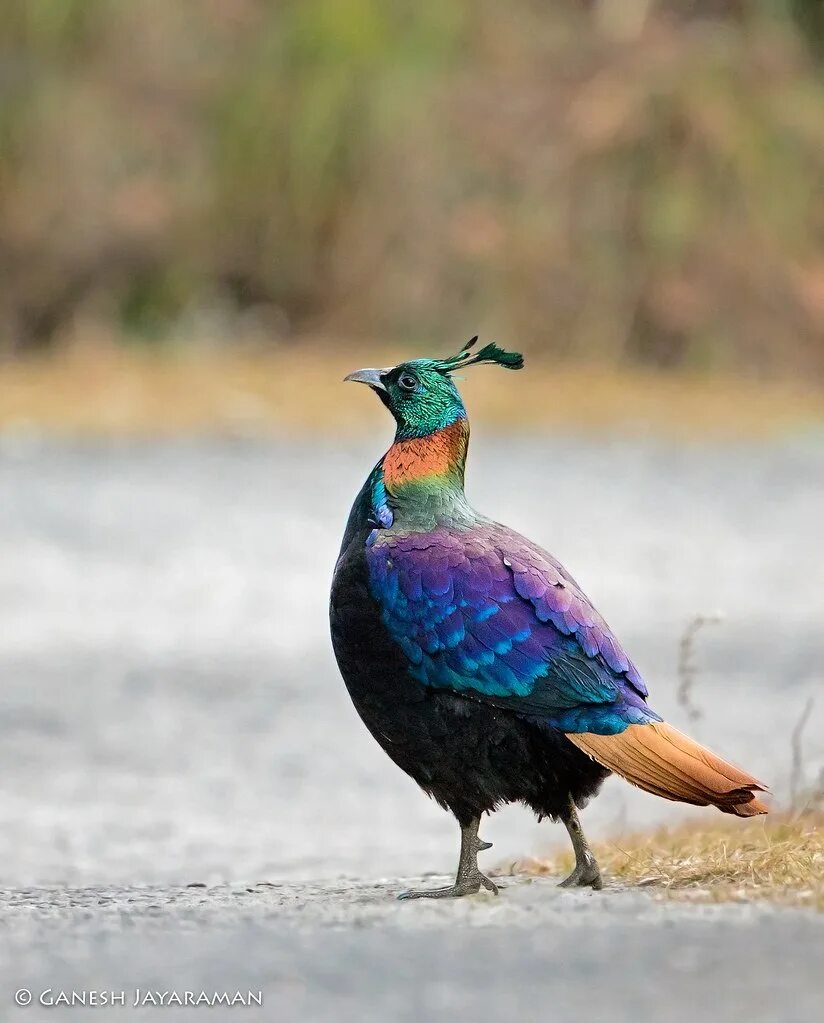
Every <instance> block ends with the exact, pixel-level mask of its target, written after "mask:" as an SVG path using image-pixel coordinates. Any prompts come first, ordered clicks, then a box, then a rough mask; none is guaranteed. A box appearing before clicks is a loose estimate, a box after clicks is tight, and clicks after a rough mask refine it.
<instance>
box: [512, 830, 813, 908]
mask: <svg viewBox="0 0 824 1023" xmlns="http://www.w3.org/2000/svg"><path fill="white" fill-rule="evenodd" d="M822 824H824V813H822V812H820V811H810V812H807V813H802V814H798V815H789V814H787V815H772V814H771V815H770V816H769V817H765V818H758V819H752V820H748V821H738V820H724V819H723V818H722V819H721V820H719V821H717V822H713V823H711V824H708V825H706V826H702V827H696V825H695V823H689V824H683V825H680V826H678V827H674V828H661V829H660V830H658V831H654V832H651V833H647V834H638V835H633V836H630V837H628V838H623V839H616V840H613V841H605V842H601V843H598V844H597V845H596V846H595V847H594V852H595V855H596V857H597V859H598V862H599V864H600V866H601V871H602V873H603V874H604V876H605V877H606V878H608V879H610V880H615V881H618V882H619V883H621V884H626V885H630V886H633V885H634V886H643V887H654V888H656V889H658V890H660V891H661V892H662V893H665V894H666V895H668V896H672V897H680V898H691V899H697V900H702V901H714V902H715V901H717V902H727V901H747V900H750V899H768V900H771V901H774V902H781V903H786V904H791V905H801V906H811V907H814V908H816V909H818V910H819V911H824V829H823V828H822ZM573 862H574V861H573V858H572V855H571V854H567V853H566V852H564V853H562V854H559V855H558V856H557V857H551V858H549V859H546V860H544V859H527V860H523V861H519V862H518V863H515V864H513V865H512V872H513V873H527V874H538V875H540V874H552V875H557V874H566V873H568V872H569V871H570V870H571V869H572V865H573Z"/></svg>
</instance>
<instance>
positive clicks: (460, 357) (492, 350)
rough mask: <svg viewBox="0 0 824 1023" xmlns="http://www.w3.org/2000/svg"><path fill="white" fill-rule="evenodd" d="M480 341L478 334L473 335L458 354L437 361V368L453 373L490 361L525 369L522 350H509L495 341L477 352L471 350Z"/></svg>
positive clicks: (507, 366) (492, 363)
mask: <svg viewBox="0 0 824 1023" xmlns="http://www.w3.org/2000/svg"><path fill="white" fill-rule="evenodd" d="M477 343H478V335H477V334H476V335H475V337H471V338H470V339H469V340H468V341H467V342H466V344H465V345H464V346H463V348H462V349H461V350H460V351H459V352H458V354H457V355H451V356H450V357H449V358H448V359H438V360H436V361H435V368H436V369H437V370H438V371H439V372H440V373H453V372H455V370H460V369H465V368H466V367H467V366H477V365H478V364H479V363H483V362H485V363H489V364H490V365H493V366H503V367H504V369H523V366H524V357H523V355H521V353H520V352H507V351H504V349H503V348H499V347H498V346H497V345H496V344H495V343H494V342H490V344H488V345H484V346H483V348H480V349H479V350H478V351H477V352H475V354H474V355H473V354H471V350H472V349H473V348H474V347H475V345H476V344H477Z"/></svg>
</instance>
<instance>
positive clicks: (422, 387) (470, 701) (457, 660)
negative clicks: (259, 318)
mask: <svg viewBox="0 0 824 1023" xmlns="http://www.w3.org/2000/svg"><path fill="white" fill-rule="evenodd" d="M476 342H477V338H473V339H472V340H471V341H470V342H468V343H467V344H466V345H465V346H464V347H463V348H462V349H461V351H460V352H458V354H457V355H454V356H452V357H450V358H446V359H415V360H412V361H409V362H404V363H401V364H400V365H398V366H395V367H393V368H389V369H363V370H358V371H357V372H355V373H351V374H350V375H349V376H348V377H346V379H347V380H351V381H356V382H358V383H363V384H366V385H367V386H369V387H370V388H371V389H372V390H373V391H374V392H375V393H376V394H377V396H378V397H379V398H380V400H381V401H382V402H383V404H384V405H385V406H386V408H387V409H388V410H389V411H390V412H391V414H392V416H393V417H394V419H395V422H396V424H397V429H396V434H395V441H394V443H393V445H392V446H391V448H390V449H389V450H388V451H387V452H386V454H385V455H384V456H383V457H382V458H381V459H380V461H379V462H378V463H377V464H376V465H375V467H374V468H373V469H372V471H371V472H370V473H369V475H368V477H367V479H366V482H365V483H364V485H363V487H362V488H361V490H360V493H359V494H358V496H357V497H356V499H355V503H354V505H353V506H352V510H351V513H350V515H349V521H348V523H347V525H346V530H345V532H344V536H343V542H342V545H341V549H340V555H339V557H338V560H337V564H336V567H335V572H334V578H333V583H332V593H331V605H330V618H331V632H332V642H333V646H334V650H335V656H336V658H337V662H338V665H339V667H340V671H341V674H342V676H343V679H344V682H345V684H346V686H347V688H348V691H349V694H350V696H351V698H352V701H353V703H354V705H355V708H356V710H357V712H358V714H359V715H360V717H361V718H362V720H363V722H364V723H365V725H366V727H367V728H368V729H369V731H370V732H371V734H372V735H373V736H374V737H375V739H376V740H377V741H378V742H379V743H380V745H381V746H382V747H383V749H384V750H385V751H386V752H387V753H388V754H389V756H390V758H391V759H392V760H393V761H394V762H395V763H396V764H397V765H398V767H400V768H401V769H402V770H403V771H405V772H406V773H407V774H408V775H410V776H411V777H412V778H413V779H414V780H415V781H416V782H417V783H418V785H420V786H421V788H422V789H423V790H424V791H425V792H427V793H428V794H429V795H430V796H432V797H434V799H435V800H437V802H438V803H439V804H440V805H441V806H442V807H443V808H444V809H447V810H450V811H451V812H452V813H453V814H454V816H455V818H456V819H457V822H458V825H459V826H460V830H461V845H460V856H459V861H458V869H457V875H456V878H455V882H454V884H452V885H450V886H448V887H446V888H439V889H435V890H421V891H410V892H405V893H403V895H401V896H400V897H401V898H442V897H457V896H462V895H468V894H473V893H475V892H478V891H480V889H481V888H484V889H487V890H488V891H490V892H493V893H497V888H496V886H495V884H494V883H493V882H492V881H491V880H490V879H489V878H487V877H485V876H484V875H483V874H482V873H481V872H480V869H479V867H478V852H479V851H481V850H482V849H484V848H488V843H484V842H482V841H481V840H480V839H479V837H478V828H479V825H480V818H481V815H482V814H484V813H491V812H492V811H493V810H495V809H496V808H497V807H499V806H500V805H502V804H505V803H511V802H518V801H520V802H522V803H524V804H526V805H527V806H528V807H531V808H532V810H533V811H534V812H535V813H536V814H537V815H538V816H539V818H542V817H550V818H552V819H553V820H559V821H562V822H563V823H564V825H565V826H566V829H567V831H568V833H569V837H570V839H571V842H572V847H573V850H574V853H575V867H574V869H573V871H572V873H571V874H570V875H569V877H567V878H566V879H565V880H564V881H562V882H561V883H562V885H563V886H566V887H572V886H590V887H592V888H595V889H599V888H601V887H602V879H601V874H600V871H599V868H598V864H597V862H596V860H595V857H594V856H593V854H592V851H591V849H590V847H589V845H588V843H587V841H586V838H585V836H584V833H583V830H582V828H581V823H580V819H579V816H578V809H579V808H581V807H583V806H584V805H585V804H586V803H587V801H588V800H589V799H590V797H592V796H593V795H594V794H595V793H596V792H597V791H598V789H599V788H600V786H601V784H602V782H603V781H604V779H605V778H606V777H607V776H608V775H609V774H610V772H615V773H616V774H619V775H621V776H622V777H623V778H625V779H626V780H627V781H629V782H631V783H632V784H634V785H636V786H639V787H640V788H642V789H645V790H646V791H648V792H652V793H654V794H655V795H657V796H662V797H663V798H665V799H671V800H677V801H679V802H683V803H692V804H695V805H698V806H715V807H717V808H718V809H719V810H721V811H722V812H723V813H728V814H735V815H736V816H739V817H750V816H753V815H755V814H761V813H766V812H767V808H766V806H765V805H764V804H763V803H762V802H761V801H760V800H759V799H758V798H757V796H756V793H758V792H763V791H766V789H765V786H764V785H762V784H761V782H759V781H757V780H756V779H755V778H754V777H752V775H750V774H747V773H746V772H745V771H742V770H740V769H739V768H737V767H734V766H733V765H732V764H730V763H727V762H726V761H725V760H723V759H721V757H719V756H717V755H716V754H714V753H712V752H710V751H709V750H708V749H705V748H704V747H703V746H700V745H699V744H698V743H697V742H695V741H694V740H692V739H690V738H688V737H687V736H686V735H684V734H682V733H681V732H679V731H678V730H677V729H675V728H674V727H672V726H671V725H669V724H667V723H666V722H665V721H664V720H663V719H662V718H661V717H660V715H658V714H656V713H655V711H654V710H653V709H652V708H651V707H650V706H649V705H648V703H647V695H648V692H647V687H646V685H645V683H644V681H643V679H642V678H641V675H640V674H639V672H638V669H637V668H636V667H635V665H634V664H633V663H632V661H631V660H630V659H629V657H628V656H627V654H626V653H625V652H624V650H623V649H622V647H621V646H620V644H619V643H618V640H617V639H616V638H615V636H614V635H613V634H612V632H611V631H610V629H609V627H608V625H607V624H606V622H605V621H604V619H603V618H602V617H601V615H600V614H599V613H598V612H597V611H596V610H595V608H594V607H593V605H592V603H591V602H590V600H589V598H588V597H587V596H586V595H585V594H584V592H583V590H582V589H581V587H580V586H579V585H578V584H577V583H576V581H575V580H574V579H573V577H572V576H571V575H570V574H569V572H567V570H566V569H565V568H564V567H563V566H562V565H561V564H560V563H559V562H558V561H557V560H556V559H555V558H553V557H552V555H551V554H548V553H547V552H546V551H544V550H542V548H541V547H539V546H538V545H537V544H535V543H533V542H532V541H530V540H527V539H526V538H525V537H523V536H521V535H519V534H518V533H516V532H515V531H514V530H512V529H508V528H507V527H506V526H502V525H499V524H498V523H497V522H493V521H492V520H491V519H488V518H486V517H485V516H484V515H481V514H480V513H479V512H477V511H475V509H474V508H473V507H472V506H471V505H470V504H469V502H468V500H467V498H466V495H465V492H464V468H465V464H466V456H467V447H468V442H469V423H468V420H467V414H466V410H465V408H464V405H463V402H462V400H461V397H460V394H459V393H458V390H457V388H456V386H455V382H454V380H453V374H454V373H455V372H456V371H462V370H464V369H466V368H467V367H469V366H471V365H477V364H480V363H487V364H497V365H499V366H503V367H506V368H508V369H520V368H521V367H522V366H523V358H522V356H521V355H519V354H517V353H514V352H506V351H503V350H502V349H501V348H499V347H498V346H497V345H495V344H488V345H486V346H485V347H482V348H481V349H480V350H478V351H477V352H476V353H473V351H472V349H473V347H474V346H475V344H476Z"/></svg>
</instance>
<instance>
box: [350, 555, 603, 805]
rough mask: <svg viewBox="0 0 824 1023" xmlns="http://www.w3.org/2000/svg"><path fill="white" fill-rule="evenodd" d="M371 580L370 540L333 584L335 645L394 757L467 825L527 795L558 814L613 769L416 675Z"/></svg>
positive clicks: (361, 707) (546, 732)
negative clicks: (391, 633)
mask: <svg viewBox="0 0 824 1023" xmlns="http://www.w3.org/2000/svg"><path fill="white" fill-rule="evenodd" d="M366 580H367V576H366V564H365V558H364V556H363V542H362V539H361V538H356V539H354V540H353V542H352V543H351V544H350V546H349V548H348V550H347V551H346V552H345V553H344V554H343V556H342V557H341V560H340V561H339V563H338V567H337V570H336V572H335V579H334V583H333V586H332V598H331V608H330V618H331V626H332V643H333V646H334V649H335V656H336V657H337V661H338V665H339V667H340V671H341V674H342V675H343V679H344V682H345V683H346V687H347V689H348V690H349V695H350V696H351V697H352V702H353V703H354V705H355V709H356V710H357V712H358V714H359V715H360V716H361V718H362V720H363V722H364V724H365V725H366V727H367V728H368V729H369V731H370V732H371V733H372V735H373V736H374V737H375V739H377V741H378V742H379V743H380V745H381V746H382V748H383V749H384V750H386V752H387V753H388V754H389V756H390V757H391V758H392V760H393V761H394V762H395V763H396V764H397V765H398V766H399V767H400V768H401V769H402V770H404V771H406V773H407V774H409V775H410V776H411V777H412V778H414V779H415V781H416V782H417V783H418V784H419V785H420V786H421V787H422V788H423V789H424V790H425V791H426V792H428V793H429V794H430V795H431V796H433V797H434V798H435V799H436V800H437V801H438V802H439V803H440V804H441V805H442V806H444V807H447V808H448V809H450V810H452V812H453V813H454V814H455V816H456V817H457V818H458V820H459V821H461V822H462V823H466V822H467V821H468V820H469V819H471V818H472V817H475V816H479V815H480V814H481V813H483V812H484V811H489V810H492V809H493V808H494V807H495V806H496V805H498V804H500V803H509V802H516V801H522V802H524V803H526V804H528V805H529V806H531V807H532V808H533V809H534V810H535V812H536V813H538V814H542V815H547V816H552V817H556V816H559V815H560V814H561V813H562V812H563V810H564V808H565V806H566V804H567V800H568V798H569V796H570V795H572V797H573V799H574V800H575V802H576V803H577V804H578V805H579V806H581V805H583V804H584V803H585V802H586V801H587V799H588V798H589V797H590V796H591V795H593V794H594V793H595V792H596V791H597V790H598V788H599V786H600V784H601V782H602V781H603V780H604V778H606V777H607V775H608V774H609V772H608V771H607V770H605V769H604V768H602V767H601V766H600V765H599V764H596V763H595V762H594V761H593V760H591V759H590V758H589V757H587V756H586V755H585V754H584V753H582V752H581V751H580V750H579V749H578V748H577V747H576V746H574V745H573V744H572V743H571V742H569V741H568V740H567V739H566V737H565V736H564V735H563V734H562V733H560V732H557V731H555V730H554V729H552V728H549V727H548V726H546V725H543V724H541V723H540V722H536V721H532V720H528V719H525V718H522V717H520V716H519V715H517V714H516V713H513V712H512V711H509V710H501V709H499V708H497V707H493V706H490V705H489V704H486V703H483V702H481V701H480V700H473V699H471V698H469V697H466V696H462V695H458V694H456V693H452V692H446V691H441V690H436V689H432V688H430V687H427V686H424V685H422V684H421V683H420V682H418V681H417V680H416V679H414V678H412V677H410V675H409V672H408V670H407V662H406V658H405V656H404V654H403V652H402V651H401V650H400V648H399V647H398V646H397V645H396V644H395V643H394V642H393V641H392V640H391V639H390V637H389V636H388V634H387V632H386V630H385V628H384V626H383V624H382V622H381V621H380V613H379V609H378V606H377V604H376V603H375V601H374V600H373V599H372V597H371V595H370V593H369V590H368V587H367V581H366Z"/></svg>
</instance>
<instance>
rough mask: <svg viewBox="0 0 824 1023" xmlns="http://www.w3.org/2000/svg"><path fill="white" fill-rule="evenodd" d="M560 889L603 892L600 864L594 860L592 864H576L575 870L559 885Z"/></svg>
mask: <svg viewBox="0 0 824 1023" xmlns="http://www.w3.org/2000/svg"><path fill="white" fill-rule="evenodd" d="M558 887H559V888H592V889H594V890H595V891H596V892H599V891H601V889H602V888H603V887H604V882H603V880H602V879H601V871H600V870H599V869H598V864H597V863H596V862H595V860H593V861H592V862H591V863H576V864H575V869H574V870H573V871H572V873H571V874H570V875H569V877H566V878H564V880H563V881H561V883H560V884H559V885H558Z"/></svg>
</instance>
